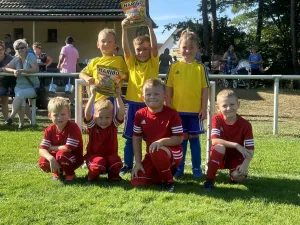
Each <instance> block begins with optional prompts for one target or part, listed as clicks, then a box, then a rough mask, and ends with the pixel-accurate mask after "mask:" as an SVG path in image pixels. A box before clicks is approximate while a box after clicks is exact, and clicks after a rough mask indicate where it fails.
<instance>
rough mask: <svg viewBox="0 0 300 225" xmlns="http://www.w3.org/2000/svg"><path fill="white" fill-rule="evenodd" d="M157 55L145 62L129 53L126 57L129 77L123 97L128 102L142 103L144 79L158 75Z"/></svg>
mask: <svg viewBox="0 0 300 225" xmlns="http://www.w3.org/2000/svg"><path fill="white" fill-rule="evenodd" d="M158 59H159V58H158V56H156V57H154V56H153V54H152V53H151V57H150V59H149V60H148V61H146V62H140V61H138V60H137V59H136V58H135V57H134V56H133V55H132V54H131V53H130V56H129V57H128V58H127V59H126V58H125V61H126V64H127V66H128V70H129V79H128V86H127V92H126V97H125V99H126V100H127V101H130V102H135V103H142V102H143V99H142V95H143V86H144V83H145V81H146V80H148V79H151V78H157V77H158V69H159V60H158Z"/></svg>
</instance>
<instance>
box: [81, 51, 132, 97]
mask: <svg viewBox="0 0 300 225" xmlns="http://www.w3.org/2000/svg"><path fill="white" fill-rule="evenodd" d="M101 67H103V68H105V69H107V68H109V69H111V70H116V71H118V72H119V73H120V74H125V75H126V77H127V76H128V68H127V66H126V64H125V61H124V59H123V57H122V56H103V57H96V58H93V59H92V60H91V61H90V63H89V64H88V65H87V66H86V67H85V68H84V69H83V70H82V71H81V72H82V73H85V74H86V75H87V76H90V77H93V78H94V79H95V83H98V82H99V79H98V72H99V70H101ZM107 97H108V96H105V95H102V94H100V93H97V94H96V98H95V102H96V101H98V100H100V99H103V98H107Z"/></svg>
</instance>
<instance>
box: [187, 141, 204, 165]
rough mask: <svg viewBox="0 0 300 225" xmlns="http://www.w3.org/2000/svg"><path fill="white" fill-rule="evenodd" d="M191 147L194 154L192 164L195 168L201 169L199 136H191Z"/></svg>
mask: <svg viewBox="0 0 300 225" xmlns="http://www.w3.org/2000/svg"><path fill="white" fill-rule="evenodd" d="M189 141H190V148H191V155H192V166H193V170H194V169H200V166H201V146H200V140H199V137H196V138H190V139H189Z"/></svg>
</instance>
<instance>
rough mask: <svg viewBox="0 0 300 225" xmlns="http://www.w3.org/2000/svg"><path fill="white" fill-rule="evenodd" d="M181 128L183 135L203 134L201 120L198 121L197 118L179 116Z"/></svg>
mask: <svg viewBox="0 0 300 225" xmlns="http://www.w3.org/2000/svg"><path fill="white" fill-rule="evenodd" d="M180 118H181V121H182V127H183V133H188V134H192V135H195V134H204V133H205V131H204V125H203V120H199V118H198V115H197V116H191V115H180Z"/></svg>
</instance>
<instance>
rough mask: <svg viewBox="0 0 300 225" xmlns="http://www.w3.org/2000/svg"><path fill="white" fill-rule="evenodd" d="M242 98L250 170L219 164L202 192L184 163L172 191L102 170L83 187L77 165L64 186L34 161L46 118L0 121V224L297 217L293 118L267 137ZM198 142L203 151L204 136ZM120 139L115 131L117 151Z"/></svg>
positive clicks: (299, 180) (267, 126)
mask: <svg viewBox="0 0 300 225" xmlns="http://www.w3.org/2000/svg"><path fill="white" fill-rule="evenodd" d="M258 103H259V104H261V103H262V102H258ZM264 103H265V102H264ZM245 104H246V101H245V102H244V101H243V102H242V105H244V106H242V108H241V114H243V115H245V117H246V118H248V119H249V120H251V122H252V125H253V129H254V136H255V146H256V148H255V155H254V159H253V161H252V162H251V164H250V171H249V177H248V178H247V179H246V181H245V183H244V184H242V185H230V183H229V178H228V171H226V170H224V171H222V172H221V173H219V174H218V176H217V183H216V188H215V190H214V191H212V192H209V193H207V192H204V191H203V189H202V187H203V182H204V179H201V180H197V181H196V180H193V179H192V175H191V166H190V165H189V166H187V172H186V175H185V177H184V178H182V179H180V180H178V181H177V182H176V187H175V188H176V189H175V193H165V192H161V191H160V187H158V186H153V187H147V188H139V189H135V188H132V187H131V186H130V184H129V179H130V177H129V175H127V176H125V180H124V181H122V182H121V183H110V182H108V181H107V179H106V176H103V177H101V178H100V180H99V182H98V183H97V184H96V185H95V186H85V185H84V182H85V179H84V177H85V175H86V174H87V169H78V170H77V175H78V177H79V178H78V181H77V182H76V183H75V184H74V185H68V186H66V185H64V184H62V183H59V182H54V181H52V179H51V175H50V174H46V173H43V172H41V171H40V169H39V168H38V166H37V160H38V158H39V155H38V146H39V143H40V141H41V138H42V136H43V132H42V130H43V128H44V126H46V125H47V124H48V121H47V119H46V118H45V117H39V118H38V123H39V124H42V125H41V126H39V127H36V128H30V127H27V128H26V129H25V130H24V131H17V130H16V129H15V127H13V128H7V127H6V126H4V125H0V130H1V132H0V139H1V145H0V156H1V157H0V184H1V185H0V224H9V225H10V224H17V225H19V224H113V225H116V224H143V225H144V224H151V225H152V224H299V221H300V207H299V206H300V188H299V184H300V166H299V162H300V154H299V149H300V141H299V140H300V139H299V138H300V136H299V129H300V126H299V118H294V117H291V118H285V117H284V116H283V117H281V118H280V127H279V128H280V129H279V131H280V135H278V136H273V135H272V118H270V117H269V115H267V114H266V113H265V112H260V114H261V115H265V116H262V117H260V118H257V117H254V116H253V115H252V114H253V113H247V112H248V111H247V110H245V109H246V107H245ZM249 104H253V103H249ZM271 112H272V111H271ZM298 112H299V111H298ZM201 141H202V148H203V150H202V155H203V157H204V155H205V137H204V136H203V137H202V140H201ZM123 146H124V141H123V139H122V137H121V136H120V138H119V147H120V155H123V153H122V149H123ZM187 161H188V162H189V161H190V158H189V157H188V159H187ZM202 161H203V163H204V158H203V160H202Z"/></svg>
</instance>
